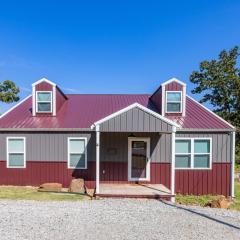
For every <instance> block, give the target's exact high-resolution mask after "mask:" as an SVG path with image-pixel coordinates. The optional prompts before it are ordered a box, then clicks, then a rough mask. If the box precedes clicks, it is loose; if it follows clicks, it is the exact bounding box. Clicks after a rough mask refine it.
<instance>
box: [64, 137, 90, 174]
mask: <svg viewBox="0 0 240 240" xmlns="http://www.w3.org/2000/svg"><path fill="white" fill-rule="evenodd" d="M71 140H84V143H85V167H84V168H81V167H71V166H70V154H71V153H70V141H71ZM76 153H77V152H76ZM79 154H80V152H79ZM68 168H69V169H87V138H86V137H69V138H68Z"/></svg>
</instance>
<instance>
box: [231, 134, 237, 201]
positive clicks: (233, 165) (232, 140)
mask: <svg viewBox="0 0 240 240" xmlns="http://www.w3.org/2000/svg"><path fill="white" fill-rule="evenodd" d="M235 141H236V132H231V144H232V153H231V156H232V157H231V158H232V159H231V197H232V198H234V197H235V193H234V187H235V183H234V178H235Z"/></svg>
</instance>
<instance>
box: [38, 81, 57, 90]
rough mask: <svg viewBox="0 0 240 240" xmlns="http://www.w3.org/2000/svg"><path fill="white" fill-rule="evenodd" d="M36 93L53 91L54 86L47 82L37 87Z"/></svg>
mask: <svg viewBox="0 0 240 240" xmlns="http://www.w3.org/2000/svg"><path fill="white" fill-rule="evenodd" d="M35 89H36V91H52V90H53V86H52V85H51V84H49V83H47V82H41V83H39V84H37V85H36V86H35Z"/></svg>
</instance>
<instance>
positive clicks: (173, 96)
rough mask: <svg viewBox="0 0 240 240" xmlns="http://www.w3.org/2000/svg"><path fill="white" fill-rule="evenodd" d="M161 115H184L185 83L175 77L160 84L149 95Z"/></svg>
mask: <svg viewBox="0 0 240 240" xmlns="http://www.w3.org/2000/svg"><path fill="white" fill-rule="evenodd" d="M151 100H152V102H153V103H154V104H155V106H156V107H157V108H158V110H159V112H160V113H161V114H162V116H183V117H184V116H185V115H186V84H185V83H184V82H181V81H179V80H178V79H176V78H171V79H170V80H168V81H166V82H164V83H162V84H161V86H160V87H159V88H158V89H157V91H156V92H155V93H154V94H153V95H152V96H151Z"/></svg>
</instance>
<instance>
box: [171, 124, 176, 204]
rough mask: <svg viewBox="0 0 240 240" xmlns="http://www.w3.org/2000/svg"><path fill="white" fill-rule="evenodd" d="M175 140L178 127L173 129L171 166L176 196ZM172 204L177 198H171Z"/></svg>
mask: <svg viewBox="0 0 240 240" xmlns="http://www.w3.org/2000/svg"><path fill="white" fill-rule="evenodd" d="M175 139H176V127H175V126H173V127H172V164H171V166H172V167H171V195H175ZM171 202H173V203H174V202H175V197H171Z"/></svg>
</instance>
